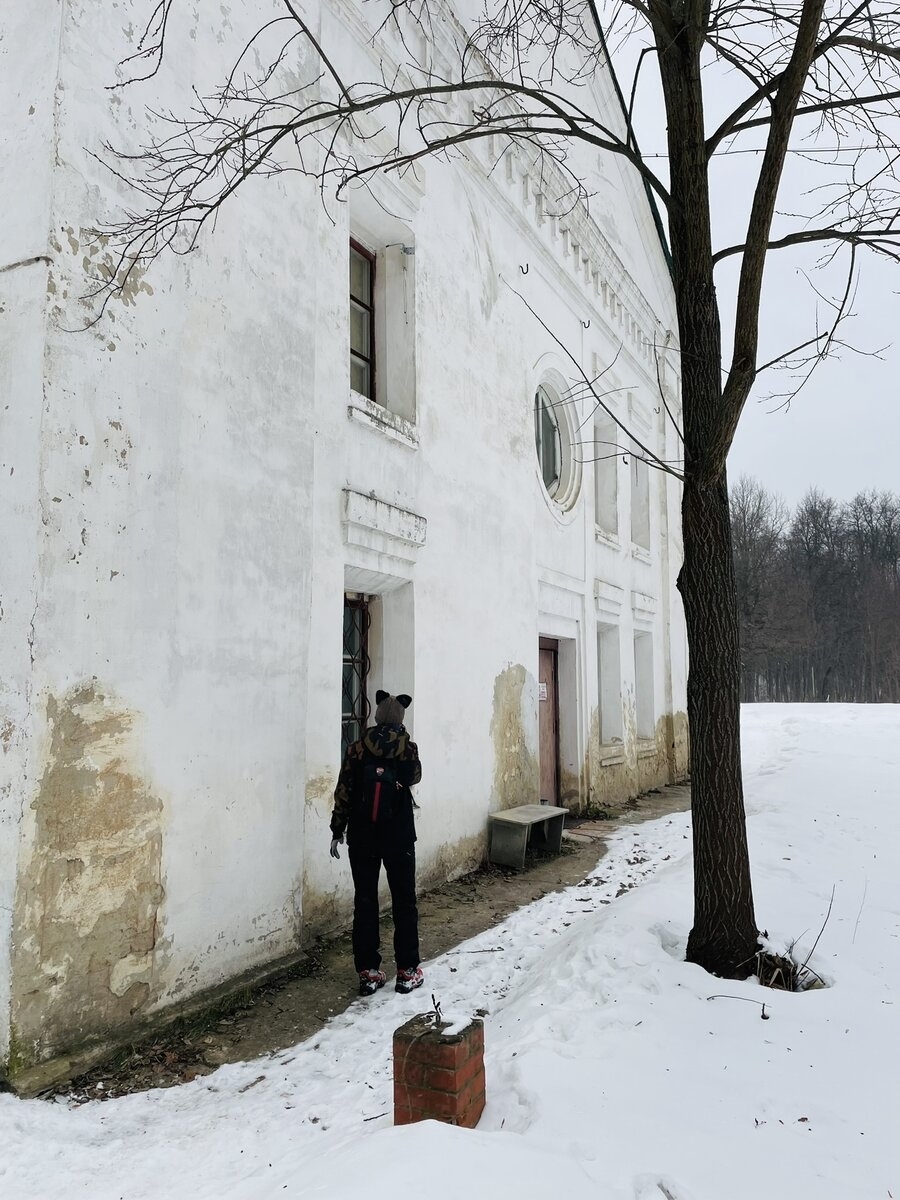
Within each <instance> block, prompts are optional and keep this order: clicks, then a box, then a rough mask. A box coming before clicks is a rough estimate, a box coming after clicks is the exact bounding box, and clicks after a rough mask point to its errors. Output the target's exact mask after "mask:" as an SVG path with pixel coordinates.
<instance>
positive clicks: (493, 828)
mask: <svg viewBox="0 0 900 1200" xmlns="http://www.w3.org/2000/svg"><path fill="white" fill-rule="evenodd" d="M568 811H569V810H568V809H567V808H554V807H553V805H552V804H520V805H519V807H518V808H505V809H503V811H502V812H495V813H491V814H490V816H489V817H488V832H489V835H490V840H489V849H488V859H489V861H490V862H492V863H499V864H500V865H501V866H504V867H524V866H525V847H526V846H527V845H528V842H529V839H530V840H532V841H534V840H535V836H534V835H536V837H537V842H538V843H539V844H540V845H541V846H542V847H543V848H544V849H547V850H549V851H550V852H551V853H553V854H559V851H560V847H561V846H562V835H563V825H564V824H565V821H566V813H567V812H568Z"/></svg>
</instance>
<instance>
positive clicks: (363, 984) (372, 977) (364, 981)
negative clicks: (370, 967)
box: [359, 971, 387, 996]
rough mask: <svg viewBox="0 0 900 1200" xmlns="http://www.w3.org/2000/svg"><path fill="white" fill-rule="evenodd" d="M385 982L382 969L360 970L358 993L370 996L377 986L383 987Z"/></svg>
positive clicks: (385, 978) (376, 989)
mask: <svg viewBox="0 0 900 1200" xmlns="http://www.w3.org/2000/svg"><path fill="white" fill-rule="evenodd" d="M386 983H387V976H386V975H385V973H384V971H360V973H359V994H360V995H361V996H372V995H374V993H375V992H377V991H378V989H379V988H383V987H384V985H385V984H386Z"/></svg>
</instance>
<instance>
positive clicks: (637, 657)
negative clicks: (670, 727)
mask: <svg viewBox="0 0 900 1200" xmlns="http://www.w3.org/2000/svg"><path fill="white" fill-rule="evenodd" d="M634 715H635V725H636V729H635V733H636V734H637V736H638V737H639V738H652V737H654V736H655V734H656V713H655V708H654V703H653V636H652V635H651V634H649V633H636V634H635V635H634Z"/></svg>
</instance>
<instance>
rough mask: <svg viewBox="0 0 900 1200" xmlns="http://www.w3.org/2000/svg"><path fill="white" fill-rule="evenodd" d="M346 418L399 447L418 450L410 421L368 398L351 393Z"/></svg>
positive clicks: (413, 426)
mask: <svg viewBox="0 0 900 1200" xmlns="http://www.w3.org/2000/svg"><path fill="white" fill-rule="evenodd" d="M347 416H348V417H349V418H350V420H351V421H358V422H359V424H360V425H366V426H367V427H368V428H369V429H376V430H377V431H378V432H379V433H381V434H384V436H385V437H387V438H390V439H391V441H393V442H399V443H400V445H401V446H407V447H409V449H410V450H418V448H419V434H418V432H417V430H416V427H415V425H414V424H413V423H412V421H407V420H406V418H405V417H399V416H397V414H396V413H392V412H391V411H390V410H389V409H387V408H385V407H384V406H383V405H382V404H376V403H375V401H374V400H370V399H369V398H368V396H361V395H360V394H359V392H354V391H351V392H350V403H349V404H348V405H347Z"/></svg>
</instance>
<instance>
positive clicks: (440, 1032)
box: [394, 1013, 484, 1129]
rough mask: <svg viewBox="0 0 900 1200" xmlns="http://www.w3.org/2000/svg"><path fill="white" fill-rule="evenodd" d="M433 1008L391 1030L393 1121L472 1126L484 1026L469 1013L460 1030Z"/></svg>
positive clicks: (477, 1109)
mask: <svg viewBox="0 0 900 1200" xmlns="http://www.w3.org/2000/svg"><path fill="white" fill-rule="evenodd" d="M451 1028H453V1026H452V1025H451V1024H450V1022H449V1021H437V1022H436V1021H435V1019H434V1014H433V1013H424V1014H422V1015H420V1016H418V1017H413V1018H412V1020H411V1021H407V1022H406V1024H405V1025H401V1026H400V1028H399V1029H398V1030H396V1032H395V1033H394V1124H395V1125H410V1124H412V1122H413V1121H427V1120H429V1119H431V1120H435V1121H445V1122H446V1123H447V1124H448V1125H464V1126H465V1127H466V1128H467V1129H473V1128H474V1127H475V1126H476V1125H477V1124H478V1118H479V1117H480V1116H481V1113H482V1110H483V1109H484V1025H483V1023H482V1022H481V1021H479V1020H478V1019H477V1018H475V1017H473V1018H472V1020H471V1021H470V1022H469V1024H468V1025H467V1026H466V1027H465V1029H463V1030H461V1031H460V1032H459V1033H451V1034H445V1033H444V1030H445V1029H451Z"/></svg>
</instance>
